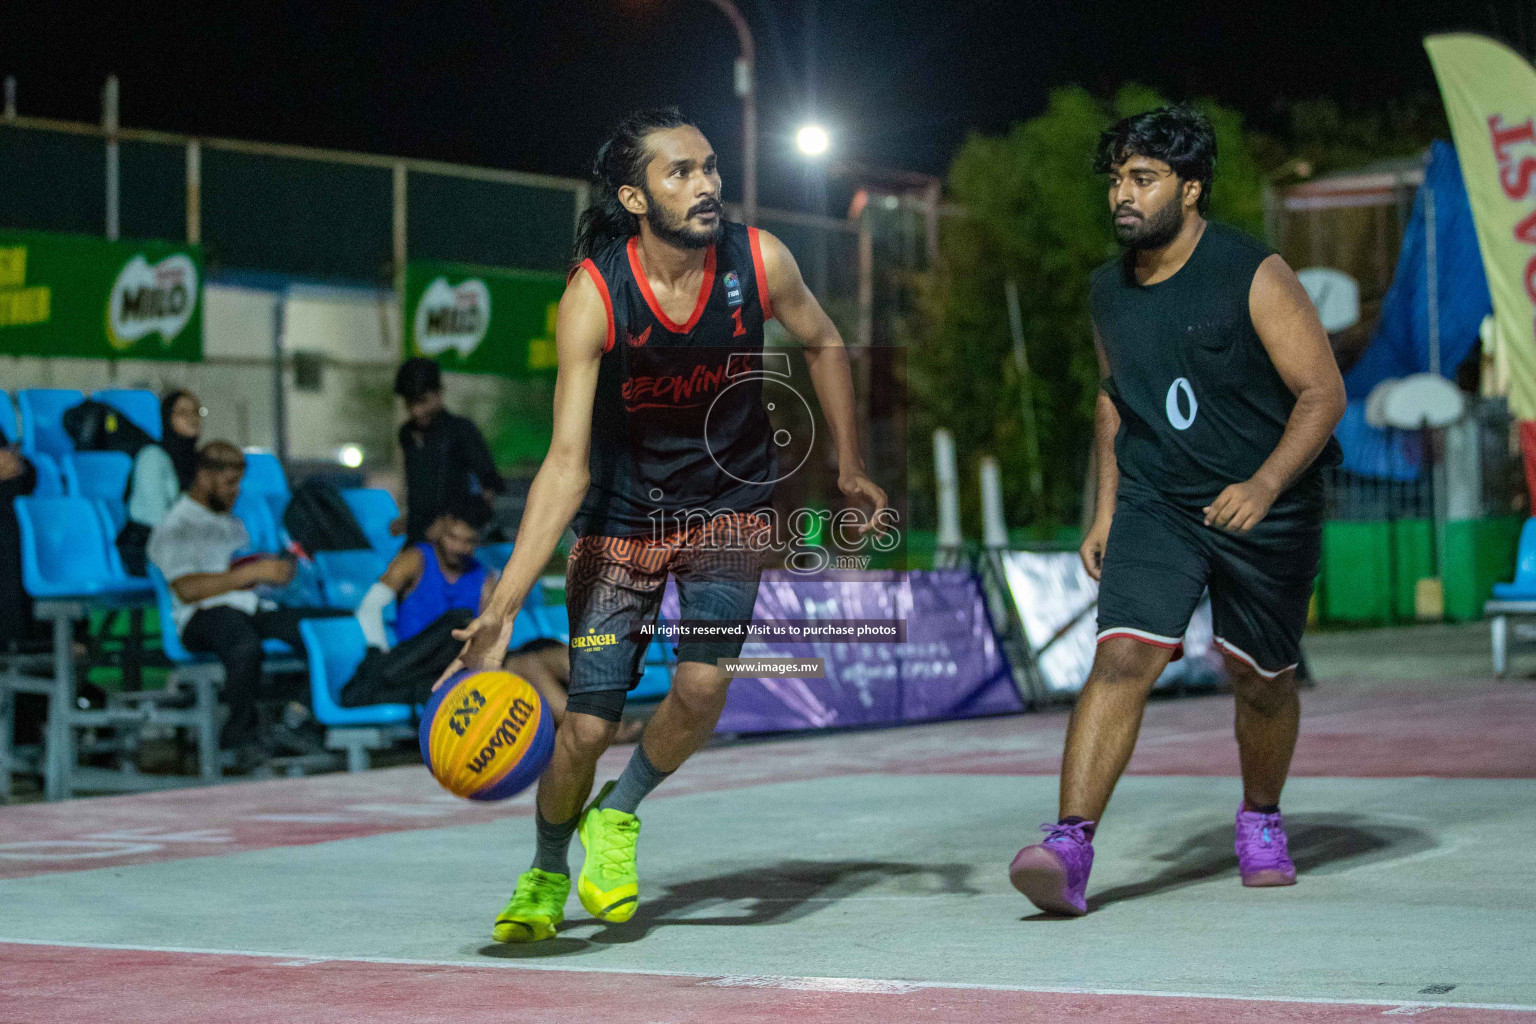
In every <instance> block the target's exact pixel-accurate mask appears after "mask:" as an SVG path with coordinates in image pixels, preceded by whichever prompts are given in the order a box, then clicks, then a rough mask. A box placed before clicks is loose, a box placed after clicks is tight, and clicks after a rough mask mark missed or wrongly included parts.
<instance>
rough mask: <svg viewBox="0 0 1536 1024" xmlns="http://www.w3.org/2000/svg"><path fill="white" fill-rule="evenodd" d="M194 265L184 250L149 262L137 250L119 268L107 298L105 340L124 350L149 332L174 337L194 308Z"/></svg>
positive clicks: (169, 339)
mask: <svg viewBox="0 0 1536 1024" xmlns="http://www.w3.org/2000/svg"><path fill="white" fill-rule="evenodd" d="M197 294H198V280H197V264H195V263H193V262H192V260H191V258H190V257H188V256H186V255H185V254H183V253H176V254H175V255H174V256H167V257H166V258H165V259H163V260H161V261H160V262H159V263H155V264H151V263H150V262H149V261H148V260H147V259H145V258H144V254H143V253H140V254H138V255H136V256H134V257H133V259H131V260H129V261H128V262H127V264H126V265H124V267H123V269H122V270H120V271H118V274H117V280H116V281H115V282H113V284H112V293H111V295H110V296H109V297H108V299H107V340H108V341H109V342H110V343H111V345H112V347H113V348H118V349H126V348H130V347H132V345H133V343H134V342H136V341H138V340H139V339H141V338H146V337H148V336H149V335H151V334H158V335H160V344H161V345H163V346H168V345H170V344H171V342H173V341H175V340H176V336H177V335H179V334H180V333H181V332H182V330H183V329H184V328H185V327H186V326H187V323H188V322H189V321H190V320H191V319H192V313H193V311H194V310H195V309H196V308H197Z"/></svg>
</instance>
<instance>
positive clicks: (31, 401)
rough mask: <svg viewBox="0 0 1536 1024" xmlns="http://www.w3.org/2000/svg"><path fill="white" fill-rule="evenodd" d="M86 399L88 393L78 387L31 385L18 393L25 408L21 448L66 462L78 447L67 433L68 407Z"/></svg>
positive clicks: (17, 398) (22, 418)
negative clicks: (36, 386)
mask: <svg viewBox="0 0 1536 1024" xmlns="http://www.w3.org/2000/svg"><path fill="white" fill-rule="evenodd" d="M83 401H85V394H84V392H81V391H76V390H75V389H74V388H27V389H25V390H23V391H18V392H16V405H17V407H18V408H19V409H20V410H21V447H22V450H23V451H25V452H27V453H29V454H30V453H32V452H42V453H43V454H44V455H51V456H53V457H54V458H56V459H60V460H61V461H62V459H63V457H64V456H66V455H68V454H69V453H70V452H72V451H74V450H75V443H74V441H72V440H70V437H69V435H68V434H66V433H64V410H66V409H72V408H74V407H75V406H77V405H79V404H80V403H81V402H83Z"/></svg>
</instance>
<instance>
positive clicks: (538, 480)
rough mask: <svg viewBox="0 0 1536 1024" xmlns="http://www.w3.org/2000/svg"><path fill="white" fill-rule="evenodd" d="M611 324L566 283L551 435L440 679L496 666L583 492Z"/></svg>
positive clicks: (591, 297)
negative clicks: (513, 533) (479, 603)
mask: <svg viewBox="0 0 1536 1024" xmlns="http://www.w3.org/2000/svg"><path fill="white" fill-rule="evenodd" d="M611 328H612V324H611V323H610V321H609V317H608V307H607V305H606V304H605V303H604V301H603V297H602V295H601V293H600V292H599V291H598V289H597V285H596V284H595V283H594V282H593V280H592V277H591V275H590V274H589V273H587V272H586V271H580V272H578V273H577V274H576V275H575V276H574V277H572V278H571V283H570V284H569V285H568V286H567V287H566V289H565V295H564V296H563V297H562V298H561V299H560V312H559V315H558V317H557V318H556V320H555V353H556V359H557V361H558V369H557V370H556V374H555V411H554V419H555V423H554V434H553V436H552V438H551V440H550V444H549V451H548V453H547V454H545V456H544V462H543V464H542V465H541V466H539V472H538V475H537V476H535V477H534V478H533V484H532V485H531V486H530V487H529V488H528V502H527V506H526V508H525V509H524V511H523V519H522V522H521V523H520V524H519V526H518V528H517V538H516V540H515V541H514V543H513V546H512V557H511V558H509V559H508V560H507V565H506V568H505V569H503V570H502V573H501V579H499V580H497V582H496V586H495V589H494V590H492V592H491V595H490V600H488V601H486V602H485V605H484V610H483V611H481V613H480V615H479V617H478V618H476V619H475V621H473V622H471V623H470V624H469V625H468V626H466V627H465V628H464V629H461V630H455V631H454V634H453V635H454V636H455V637H457V638H458V639H460V640H463V641H465V643H464V650H463V651H462V652H461V653H460V654H459V657H458V658H457V659H455V660H454V662H453V664H452V665H449V666H448V669H447V670H446V671H445V672H444V673H443V675H442V678H441V679H439V680H438V682H439V683H441V682H442V680H443V679H447V678H448V677H449V676H451V675H453V674H454V673H455V672H457V671H459V670H460V669H462V668H465V667H471V668H481V667H483V668H496V667H498V666H500V664H501V659H502V655H504V654H505V653H506V650H507V643H508V641H509V640H510V639H511V637H512V620H513V618H514V617H515V616H516V615H517V610H518V609H519V608H520V607H522V604H523V599H524V598H526V597H527V596H528V591H529V590H531V589H533V585H534V584H535V583H536V582H538V578H539V573H540V572H542V571H543V569H544V566H545V565H546V564H548V562H549V559H550V556H551V555H553V554H554V553H555V545H556V544H558V543H559V541H560V535H561V534H562V533H564V532H565V528H566V526H568V525H569V524H570V522H571V518H572V517H573V516H574V515H575V514H576V510H577V508H579V507H580V505H581V499H582V498H583V497H584V496H585V495H586V493H587V482H588V477H589V471H588V467H587V458H588V455H589V454H590V452H591V446H592V405H593V402H594V400H595V397H596V395H597V370H598V364H599V362H600V361H601V359H602V355H603V345H604V344H605V343H606V342H607V340H608V332H609V330H610V329H611Z"/></svg>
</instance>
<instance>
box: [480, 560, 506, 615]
mask: <svg viewBox="0 0 1536 1024" xmlns="http://www.w3.org/2000/svg"><path fill="white" fill-rule="evenodd" d="M499 579H501V577H500V576H498V575H497V574H496V570H495V569H492V568H491V567H490V566H486V569H485V582H484V583H482V584H481V585H480V608H479V610H480V611H485V609H486V608H488V607H490V604H491V598H492V597H494V596H495V594H496V581H497V580H499Z"/></svg>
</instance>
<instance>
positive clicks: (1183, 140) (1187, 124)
mask: <svg viewBox="0 0 1536 1024" xmlns="http://www.w3.org/2000/svg"><path fill="white" fill-rule="evenodd" d="M1133 156H1144V157H1149V158H1150V159H1153V160H1161V161H1163V163H1165V164H1167V165H1168V166H1169V167H1171V168H1173V173H1174V174H1177V175H1178V176H1179V178H1180V180H1182V181H1198V182H1199V183H1200V198H1199V200H1198V201H1197V205H1198V207H1199V210H1200V212H1201V213H1202V214H1204V213H1205V212H1206V210H1208V209H1210V205H1211V182H1212V180H1213V179H1214V178H1215V177H1216V129H1215V127H1214V126H1212V124H1211V119H1210V118H1208V117H1206V116H1205V115H1204V114H1202V113H1201V112H1200V111H1198V110H1196V109H1195V108H1194V107H1189V106H1184V105H1182V104H1181V105H1179V106H1174V107H1159V108H1158V109H1156V110H1148V111H1146V112H1144V113H1140V114H1132V115H1131V116H1130V117H1123V118H1121V119H1120V120H1118V121H1116V122H1115V123H1114V124H1112V125H1110V126H1109V127H1108V128H1106V129H1104V131H1103V132H1102V133H1101V134H1100V135H1099V146H1098V150H1097V151H1096V152H1095V153H1094V158H1093V170H1094V173H1096V174H1108V173H1109V172H1110V171H1111V170H1113V169H1114V168H1116V167H1118V166H1120V165H1121V164H1123V163H1125V161H1127V160H1129V159H1130V158H1131V157H1133Z"/></svg>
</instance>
